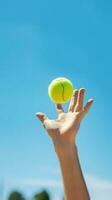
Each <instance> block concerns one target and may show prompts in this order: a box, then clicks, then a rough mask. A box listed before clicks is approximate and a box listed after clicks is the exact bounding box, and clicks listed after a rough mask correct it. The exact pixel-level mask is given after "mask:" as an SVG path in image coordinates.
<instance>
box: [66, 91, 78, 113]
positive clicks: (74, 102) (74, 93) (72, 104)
mask: <svg viewBox="0 0 112 200" xmlns="http://www.w3.org/2000/svg"><path fill="white" fill-rule="evenodd" d="M77 97H78V90H74V92H73V95H72V98H71V101H70V105H69V109H68V111H71V112H73V111H74V108H75V105H76V103H77Z"/></svg>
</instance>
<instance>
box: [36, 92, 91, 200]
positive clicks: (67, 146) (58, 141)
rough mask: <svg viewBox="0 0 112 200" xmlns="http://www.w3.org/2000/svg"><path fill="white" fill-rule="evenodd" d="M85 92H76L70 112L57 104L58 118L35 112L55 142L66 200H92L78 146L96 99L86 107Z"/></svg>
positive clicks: (89, 101) (71, 102)
mask: <svg viewBox="0 0 112 200" xmlns="http://www.w3.org/2000/svg"><path fill="white" fill-rule="evenodd" d="M84 93H85V89H84V88H80V89H79V90H74V92H73V96H72V98H71V101H70V105H69V108H68V111H67V112H64V110H63V108H62V105H61V104H56V110H57V112H58V117H57V119H54V120H51V119H49V118H48V117H47V116H46V115H45V114H44V113H40V112H37V113H36V116H37V117H38V118H39V120H40V121H41V122H42V124H43V126H44V128H45V129H46V131H47V132H48V135H49V136H50V137H51V139H52V141H53V144H54V148H55V152H56V154H57V157H58V160H59V164H60V168H61V172H62V178H63V185H64V196H65V200H90V196H89V192H88V189H87V186H86V182H85V180H84V177H83V173H82V170H81V166H80V162H79V158H78V150H77V145H76V135H77V133H78V130H79V128H80V124H81V122H82V120H83V118H84V117H85V115H86V114H87V113H88V111H89V110H90V108H91V106H92V104H93V99H89V100H88V102H87V104H86V105H85V106H83V101H84Z"/></svg>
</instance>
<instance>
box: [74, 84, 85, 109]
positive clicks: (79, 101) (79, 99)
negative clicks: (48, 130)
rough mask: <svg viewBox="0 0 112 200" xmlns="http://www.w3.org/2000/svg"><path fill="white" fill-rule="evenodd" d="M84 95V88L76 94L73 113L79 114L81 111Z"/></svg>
mask: <svg viewBox="0 0 112 200" xmlns="http://www.w3.org/2000/svg"><path fill="white" fill-rule="evenodd" d="M84 93H85V89H84V88H81V89H80V90H79V92H78V97H77V103H76V106H75V109H74V111H75V112H79V111H81V110H82V109H83V101H84Z"/></svg>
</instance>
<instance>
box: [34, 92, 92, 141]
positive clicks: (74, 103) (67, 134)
mask: <svg viewBox="0 0 112 200" xmlns="http://www.w3.org/2000/svg"><path fill="white" fill-rule="evenodd" d="M84 92H85V89H84V88H81V89H80V90H79V91H78V90H75V91H74V92H73V96H72V98H71V101H70V105H69V108H68V112H64V110H63V108H62V105H61V104H56V110H57V112H58V117H57V119H54V120H51V119H48V117H47V116H46V115H45V114H44V113H40V112H38V113H36V115H37V117H38V118H39V119H40V121H41V122H42V123H43V125H44V127H45V129H46V130H47V132H48V134H49V135H50V136H51V138H52V139H53V141H56V142H57V143H61V144H62V143H63V142H65V141H70V142H73V141H74V138H75V136H76V134H77V131H78V129H79V127H80V123H81V121H82V119H83V118H84V116H85V115H86V113H87V112H88V111H89V109H90V107H91V105H92V103H93V100H92V99H90V100H89V101H88V102H87V104H86V106H85V107H83V101H84Z"/></svg>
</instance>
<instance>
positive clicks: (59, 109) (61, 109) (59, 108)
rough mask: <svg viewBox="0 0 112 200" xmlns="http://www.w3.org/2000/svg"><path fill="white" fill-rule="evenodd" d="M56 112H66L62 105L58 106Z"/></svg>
mask: <svg viewBox="0 0 112 200" xmlns="http://www.w3.org/2000/svg"><path fill="white" fill-rule="evenodd" d="M56 110H57V112H58V113H62V112H64V110H63V108H62V105H61V104H56Z"/></svg>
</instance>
